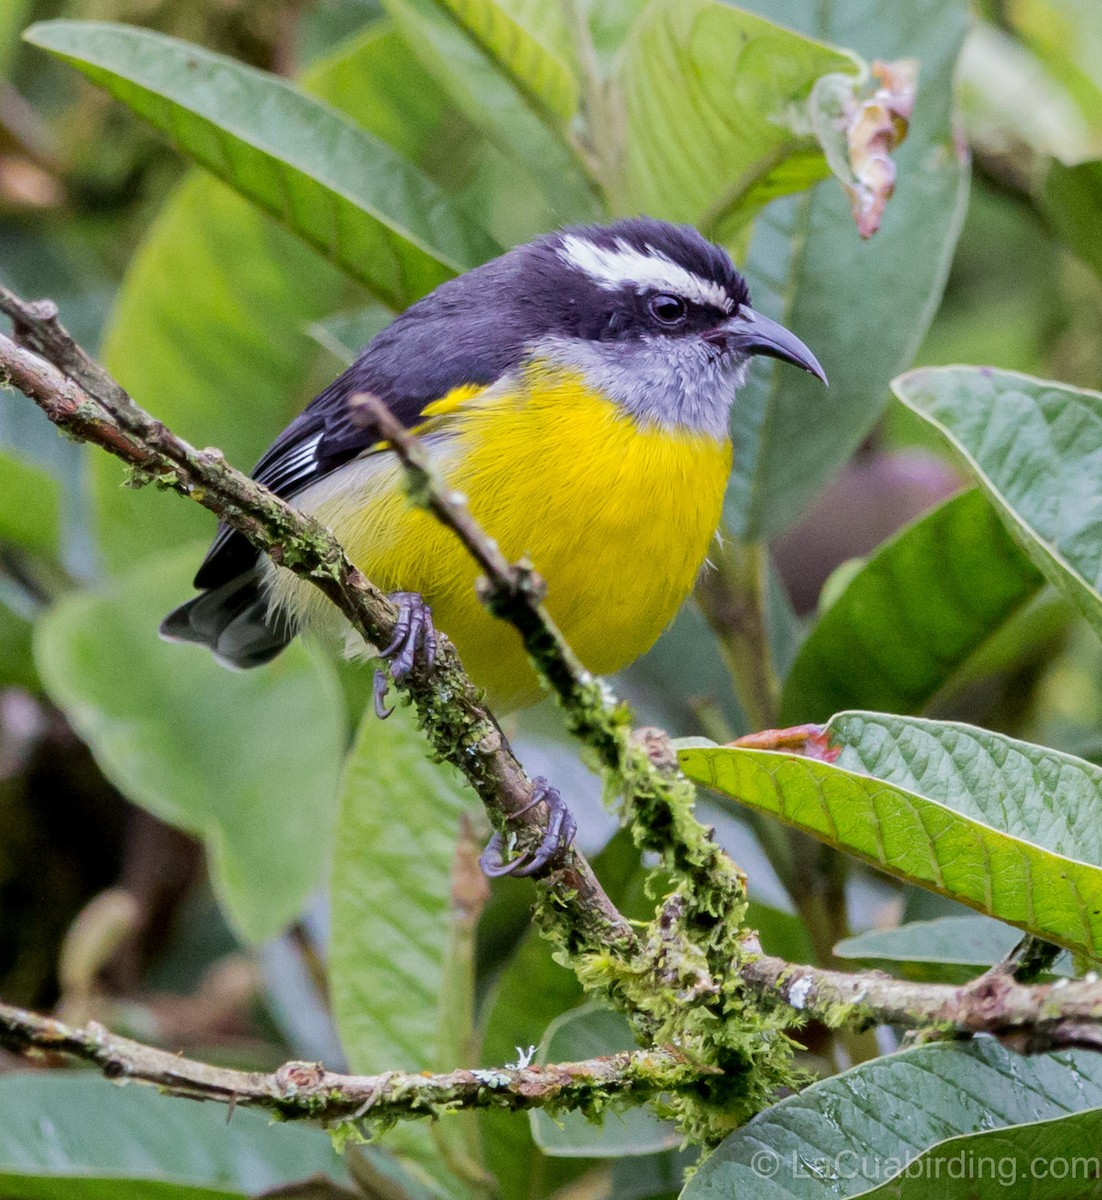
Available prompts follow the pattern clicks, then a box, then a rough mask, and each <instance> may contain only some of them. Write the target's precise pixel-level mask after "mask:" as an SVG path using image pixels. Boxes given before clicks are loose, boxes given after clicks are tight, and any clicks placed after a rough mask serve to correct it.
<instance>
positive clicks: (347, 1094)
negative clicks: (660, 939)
mask: <svg viewBox="0 0 1102 1200" xmlns="http://www.w3.org/2000/svg"><path fill="white" fill-rule="evenodd" d="M0 1049H5V1050H9V1051H11V1052H13V1053H15V1054H19V1055H23V1056H28V1055H31V1054H34V1053H36V1052H37V1053H45V1054H54V1055H64V1056H67V1057H70V1058H76V1059H79V1060H81V1061H82V1062H87V1063H92V1064H93V1065H94V1066H96V1067H98V1068H99V1069H100V1070H101V1071H102V1072H103V1074H104V1075H105V1076H106V1077H107V1078H108V1079H116V1080H127V1081H136V1082H139V1083H148V1084H152V1085H155V1086H156V1087H158V1088H160V1089H162V1090H163V1091H165V1092H168V1093H170V1094H171V1095H174V1096H184V1097H188V1098H190V1099H192V1100H213V1101H216V1102H217V1103H219V1104H228V1105H232V1106H234V1107H237V1106H241V1107H247V1108H264V1109H268V1110H269V1111H271V1112H276V1113H279V1114H280V1116H282V1117H284V1118H285V1119H287V1120H302V1119H309V1120H315V1121H323V1122H339V1121H348V1120H359V1119H361V1118H364V1117H368V1118H370V1119H371V1120H372V1121H376V1120H378V1121H383V1122H389V1121H395V1120H406V1119H412V1118H417V1117H425V1116H436V1115H439V1114H441V1113H443V1112H445V1111H446V1110H448V1109H454V1108H464V1109H472V1108H500V1109H509V1110H514V1111H515V1110H518V1109H527V1108H551V1109H576V1108H581V1109H585V1108H589V1107H592V1108H594V1109H600V1108H601V1107H602V1106H603V1104H604V1103H606V1102H607V1101H608V1100H609V1099H610V1098H612V1097H621V1096H622V1097H630V1099H631V1101H632V1102H635V1103H641V1102H642V1101H643V1100H645V1099H648V1098H649V1097H652V1096H657V1095H659V1094H661V1093H663V1092H677V1091H679V1090H683V1089H686V1088H690V1087H694V1086H698V1085H699V1081H700V1076H701V1070H700V1068H699V1067H698V1066H695V1065H693V1064H690V1063H689V1062H688V1061H687V1060H686V1059H685V1057H684V1056H683V1055H681V1054H680V1053H679V1052H678V1051H677V1050H675V1049H673V1048H672V1047H661V1048H658V1049H654V1050H638V1051H635V1052H623V1053H620V1054H610V1055H608V1056H606V1057H602V1058H593V1059H588V1060H586V1061H584V1062H572V1063H556V1064H551V1065H547V1066H542V1067H541V1066H525V1067H521V1066H506V1067H488V1068H482V1069H476V1070H458V1071H449V1072H447V1073H445V1074H439V1075H432V1074H427V1073H426V1074H422V1073H407V1072H403V1071H387V1072H385V1073H383V1074H381V1075H339V1074H336V1073H334V1072H332V1071H326V1070H325V1069H324V1067H322V1065H321V1064H320V1063H310V1062H288V1063H284V1064H283V1066H281V1067H280V1068H279V1069H278V1070H276V1071H273V1072H271V1073H270V1074H264V1073H262V1072H259V1071H238V1070H234V1069H232V1068H229V1067H216V1066H212V1065H211V1064H209V1063H203V1062H197V1061H196V1060H195V1059H190V1058H182V1057H181V1056H179V1055H177V1054H172V1053H170V1052H169V1051H167V1050H159V1049H157V1048H156V1047H153V1046H146V1045H143V1044H142V1043H141V1042H136V1041H132V1040H131V1039H130V1038H125V1037H119V1036H118V1035H116V1034H113V1033H110V1032H109V1031H108V1030H106V1029H105V1028H104V1027H103V1026H102V1025H100V1024H98V1023H97V1022H95V1021H92V1022H89V1023H88V1024H87V1025H84V1026H79V1027H78V1026H73V1025H67V1024H65V1023H64V1022H63V1021H58V1020H55V1019H54V1018H53V1017H44V1016H41V1015H39V1014H38V1013H33V1012H28V1011H26V1010H25V1009H21V1008H15V1007H13V1006H11V1005H7V1004H0Z"/></svg>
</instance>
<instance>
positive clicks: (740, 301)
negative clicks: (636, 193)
mask: <svg viewBox="0 0 1102 1200" xmlns="http://www.w3.org/2000/svg"><path fill="white" fill-rule="evenodd" d="M512 253H513V254H515V255H518V257H519V258H520V260H521V261H520V262H518V264H517V265H518V267H519V268H520V270H519V273H518V276H517V278H518V279H523V280H526V281H527V283H526V286H525V288H524V294H523V298H522V299H520V301H519V310H520V311H521V312H522V313H524V314H525V317H526V324H527V325H528V331H529V337H528V344H529V349H530V350H531V352H532V353H533V354H534V355H536V356H539V357H544V358H547V359H550V360H552V361H555V362H559V363H563V364H564V365H566V366H568V367H573V368H577V369H578V370H580V371H581V373H582V374H583V375H584V376H585V378H586V380H587V382H588V383H589V384H591V385H593V386H594V387H595V388H596V389H597V390H599V391H601V392H602V393H604V394H605V395H607V396H608V397H609V398H610V399H613V400H615V401H617V402H618V403H620V404H621V405H622V406H623V407H625V408H626V409H627V410H628V411H629V412H630V413H631V414H632V415H633V416H634V417H636V418H637V419H639V420H641V421H645V422H648V423H656V424H661V425H667V426H681V427H689V428H696V429H700V430H702V431H705V432H709V433H713V434H714V435H716V436H725V435H726V432H727V426H728V412H729V409H730V406H731V403H732V401H733V399H734V395H735V391H736V389H737V387H738V386H739V385H740V384H741V383H742V381H743V378H744V376H745V371H746V365H747V363H748V362H749V360H750V358H751V357H752V356H754V355H769V356H771V357H773V358H778V359H782V360H783V361H785V362H789V363H793V364H794V365H796V366H798V367H801V368H803V369H804V370H805V371H809V372H811V374H813V375H816V376H818V378H819V379H821V380H822V381H823V382H824V383H825V382H826V375H825V374H824V373H823V369H822V367H821V366H820V365H819V363H818V361H817V359H816V358H815V356H814V355H813V354H812V353H811V351H810V350H809V349H808V348H807V347H806V346H805V345H804V344H803V342H801V341H800V339H799V338H797V337H796V336H795V335H794V334H792V333H790V332H789V331H788V330H787V329H785V328H784V327H783V326H781V325H779V324H777V322H775V321H771V320H769V319H768V318H767V317H764V316H762V315H761V314H760V313H757V312H755V311H754V309H753V308H752V307H751V305H750V292H749V289H748V287H747V285H746V281H745V280H744V279H743V277H742V276H741V275H740V274H739V273H738V271H736V270H735V267H734V265H733V264H732V262H731V259H730V257H729V256H728V254H727V252H726V251H725V250H723V249H721V248H720V247H719V246H716V245H713V244H712V243H711V242H709V241H708V240H707V239H706V238H704V237H702V236H701V234H699V233H698V232H697V231H696V230H695V229H693V228H691V227H690V226H686V225H671V224H668V223H666V222H664V221H656V220H653V219H651V218H647V217H639V218H634V219H631V220H623V221H617V222H615V223H614V224H611V225H604V226H598V225H594V226H585V227H581V228H574V229H568V230H565V231H563V232H560V233H555V234H551V235H549V236H547V237H545V238H541V239H539V240H538V241H536V242H533V243H531V244H529V245H528V246H525V247H521V248H520V249H519V250H518V251H513V252H512ZM506 257H507V258H508V257H509V256H506Z"/></svg>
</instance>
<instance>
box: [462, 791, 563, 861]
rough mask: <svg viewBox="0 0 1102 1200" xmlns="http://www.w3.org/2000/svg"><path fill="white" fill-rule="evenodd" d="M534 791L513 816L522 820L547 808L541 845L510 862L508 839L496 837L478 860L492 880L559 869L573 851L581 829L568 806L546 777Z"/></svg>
mask: <svg viewBox="0 0 1102 1200" xmlns="http://www.w3.org/2000/svg"><path fill="white" fill-rule="evenodd" d="M532 787H533V794H532V799H531V800H529V802H528V803H527V804H526V805H525V806H524V807H523V808H522V809H519V810H518V811H517V812H515V813H514V814H513V816H514V818H515V817H519V816H521V814H522V813H526V812H528V810H529V809H532V808H535V806H536V805H537V804H546V805H547V828H546V829H545V830H544V833H543V837H542V838H541V839H540V844H539V845H538V846H537V847H536V848H535V850H533V851H525V852H524V853H523V854H518V855H517V856H516V858H511V859H509V860H508V861H506V859H505V858H504V850H505V839H504V838H503V837H502V835H501V834H500V833H495V834H494V836H493V837H492V838H490V840H489V842H488V843H487V845H486V849H485V850H483V851H482V854H481V856H480V857H479V860H478V861H479V864H480V865H481V867H482V870H483V872H484V873H485V874H486V875H488V876H489V877H490V878H491V879H500V878H501V876H503V875H538V874H539V873H540V872H541V871H544V870H546V869H547V868H549V867H554V866H557V865H558V864H559V862H560V861H561V859H562V857H563V856H564V855H565V853H566V851H567V850H569V849H570V843H571V842H572V841H573V840H574V834H575V833H576V832H577V830H578V825H577V822H576V821H575V820H574V816H573V814H572V813H571V811H570V809H569V808H567V807H566V802H565V801H564V800H563V798H562V797H561V796H560V795H559V793H558V791H557V790H556V789H555V788H553V787H552V786H551V785H550V784H549V783H548V782H547V780H546V779H543V778H542V777H540V778H536V779H533V780H532Z"/></svg>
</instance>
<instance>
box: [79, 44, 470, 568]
mask: <svg viewBox="0 0 1102 1200" xmlns="http://www.w3.org/2000/svg"><path fill="white" fill-rule="evenodd" d="M304 86H305V87H307V88H308V89H311V90H314V91H316V92H318V93H319V94H320V95H322V96H323V97H324V98H325V99H326V100H328V101H329V102H330V103H331V104H333V105H335V106H337V107H340V108H341V109H342V110H343V111H346V112H348V113H349V115H350V116H352V117H353V119H355V120H356V121H358V122H359V123H360V124H363V125H364V126H365V127H366V128H368V129H369V130H370V131H371V132H372V133H374V134H375V135H376V136H378V137H384V138H386V139H387V140H388V141H389V142H390V144H391V145H393V146H395V148H397V149H398V150H400V151H401V153H403V154H405V155H406V156H407V157H410V158H415V159H417V160H418V161H423V160H426V159H430V158H435V157H437V156H438V151H439V148H440V142H441V139H443V138H445V137H448V138H449V140H450V142H451V144H452V148H451V151H450V153H449V156H448V157H449V161H451V162H453V163H454V161H455V160H456V159H459V160H462V158H463V155H462V154H461V153H460V152H459V150H460V148H461V147H462V145H463V144H464V143H465V141H466V140H467V135H466V134H465V133H464V131H463V130H462V128H458V129H457V123H456V121H455V120H454V119H448V120H445V100H444V97H443V94H442V93H441V91H440V89H439V88H438V87H437V86H436V85H435V84H434V83H433V81H432V79H431V78H430V77H429V76H428V75H427V74H426V73H425V72H424V71H423V70H422V69H421V67H420V66H419V64H418V63H417V61H416V59H414V58H413V56H412V55H411V53H410V51H409V50H408V49H407V48H406V46H405V44H404V43H403V42H402V40H401V39H400V38H399V37H398V36H397V34H395V33H394V32H393V30H390V29H387V28H385V27H376V28H373V29H371V30H370V31H368V32H367V33H366V34H364V35H363V36H362V37H360V38H357V39H356V40H355V41H354V42H353V43H352V44H351V45H350V46H349V47H348V48H346V49H344V50H342V51H341V52H340V53H338V54H336V55H335V56H334V57H333V58H332V59H329V60H327V61H325V62H323V63H321V64H320V65H319V66H318V67H317V68H316V69H314V70H312V71H311V72H309V73H308V74H307V76H306V78H305V80H304ZM351 290H352V289H351V288H350V285H349V283H348V280H347V277H346V276H344V274H343V273H342V272H340V271H339V270H337V269H336V268H335V267H332V266H330V265H329V264H328V263H326V262H325V261H324V260H323V259H322V258H321V257H320V256H319V255H318V254H317V253H315V252H314V251H312V250H311V249H310V248H309V247H308V246H306V245H305V244H304V243H303V242H302V241H301V240H300V239H299V238H297V237H295V236H294V235H293V234H291V233H289V232H287V231H286V230H284V229H282V228H280V227H279V226H277V225H276V223H275V222H274V221H273V220H271V219H270V218H268V217H266V216H265V215H263V214H262V213H261V212H259V211H258V210H257V209H256V208H255V206H254V205H252V204H250V203H249V202H248V201H247V200H245V199H243V198H242V197H240V196H238V195H236V194H235V193H233V192H231V191H230V190H229V189H228V188H227V187H225V186H224V185H223V184H221V183H218V182H217V181H216V180H214V179H211V178H210V177H209V176H207V175H205V174H202V175H199V174H197V175H195V176H193V177H192V178H190V179H188V180H187V181H186V182H185V183H184V184H183V185H182V187H180V188H179V189H178V190H177V191H176V192H175V193H174V194H173V195H172V196H171V198H170V199H169V200H168V201H167V203H166V205H165V206H164V208H163V209H162V211H161V213H160V215H159V216H158V218H157V220H156V221H155V222H154V224H153V227H152V228H151V230H150V231H149V233H148V234H147V236H146V239H145V241H144V243H143V244H142V246H141V248H140V249H139V251H138V253H137V255H136V256H135V257H134V259H133V260H132V261H131V264H130V267H129V270H128V272H127V275H126V278H125V280H124V281H123V285H122V288H121V290H120V292H119V297H118V300H117V302H116V305H115V310H114V313H113V314H112V319H111V325H110V329H109V331H108V335H107V339H106V343H105V346H104V360H105V362H106V364H107V367H108V369H109V370H110V371H111V372H112V374H114V375H115V377H116V378H117V379H118V380H119V381H120V382H121V383H122V384H123V386H124V387H126V388H127V389H128V390H130V391H131V392H132V393H133V394H134V395H135V396H136V397H137V398H138V400H139V401H140V402H141V403H143V404H145V405H146V406H148V407H149V408H151V409H152V410H153V411H154V412H155V413H156V414H157V416H158V417H160V418H161V419H162V420H164V421H165V422H166V424H168V425H169V426H170V427H171V428H173V429H176V430H177V431H178V432H179V433H181V434H182V435H183V436H185V437H188V438H190V439H191V440H192V441H194V442H196V443H197V444H199V445H216V446H219V447H221V448H222V449H223V450H224V451H225V452H226V454H227V455H228V456H229V458H230V460H231V461H233V462H236V463H237V464H238V465H240V466H248V465H249V464H251V463H252V462H254V461H255V460H256V459H257V458H258V457H259V455H260V453H261V451H262V450H263V449H264V447H265V446H266V445H267V443H268V442H269V441H271V439H272V438H273V437H274V436H275V434H276V433H278V431H279V429H280V428H281V427H282V426H283V425H284V424H285V423H286V422H287V421H288V420H289V419H290V418H291V417H292V416H293V415H294V412H295V410H296V409H297V408H298V407H300V406H301V404H302V403H303V402H304V401H305V400H306V399H308V398H309V394H310V389H311V385H317V386H320V385H321V384H323V383H324V382H326V380H325V379H324V378H319V379H314V378H313V376H312V373H311V372H312V368H313V366H314V363H315V360H316V358H317V350H316V346H315V345H314V344H313V342H312V340H311V339H310V338H309V337H308V336H307V332H306V331H307V329H308V327H309V326H310V324H311V323H312V322H314V321H318V320H320V319H322V318H324V317H326V316H328V315H329V314H330V313H332V312H333V311H335V310H337V309H340V308H342V307H344V306H346V305H347V304H349V303H350V302H352V299H353V298H352V296H351V295H350V291H351ZM55 440H56V439H55ZM121 479H122V471H121V469H120V467H119V465H118V463H116V462H114V461H113V460H112V459H110V458H108V457H107V456H106V455H103V454H98V455H95V456H94V458H93V459H92V482H93V491H94V495H95V500H96V512H97V519H98V524H99V540H100V546H101V549H102V552H103V554H104V557H105V559H106V560H107V564H108V566H110V567H113V568H116V569H124V568H125V567H126V566H127V565H129V564H132V563H133V562H135V561H138V560H140V559H141V558H143V557H146V556H147V555H149V554H150V553H155V552H156V551H157V550H158V549H160V548H162V547H164V546H167V545H176V544H179V543H181V542H183V541H186V540H189V539H190V538H193V537H201V536H203V534H204V533H208V532H213V522H212V521H211V519H210V517H209V516H208V515H207V514H206V513H204V512H201V511H200V510H199V508H198V506H196V505H188V504H181V503H180V500H179V497H177V496H170V495H167V494H160V493H156V494H155V493H151V492H149V491H148V490H147V491H146V492H144V493H142V494H141V495H137V494H135V493H134V492H131V491H129V490H127V489H124V488H122V487H120V481H121Z"/></svg>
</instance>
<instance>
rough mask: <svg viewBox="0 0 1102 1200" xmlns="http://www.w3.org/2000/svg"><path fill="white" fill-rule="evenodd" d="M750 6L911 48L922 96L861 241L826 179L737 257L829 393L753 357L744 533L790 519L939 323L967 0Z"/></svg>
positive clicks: (863, 429)
mask: <svg viewBox="0 0 1102 1200" xmlns="http://www.w3.org/2000/svg"><path fill="white" fill-rule="evenodd" d="M749 7H751V8H753V9H754V10H755V11H757V12H759V13H761V14H762V15H763V16H766V17H771V18H773V19H775V20H777V21H782V22H784V23H785V24H786V25H790V26H791V27H792V28H794V29H798V30H800V31H801V32H802V33H805V34H807V35H809V36H812V37H821V38H824V39H826V40H828V41H831V42H834V43H836V44H837V45H840V46H848V47H850V48H852V49H854V50H856V51H858V52H859V53H861V54H862V55H864V57H865V58H866V59H869V60H872V59H876V58H882V59H895V58H904V57H913V58H917V59H918V60H919V63H920V74H919V81H918V100H917V103H916V105H915V110H914V116H913V118H912V120H911V125H910V132H909V133H908V135H907V140H906V141H905V142H904V143H903V145H902V146H901V147H900V148H899V150H898V151H897V152H896V153H895V154H894V155H893V157H894V159H895V162H896V167H897V182H896V190H895V195H894V196H893V197H892V200H891V201H890V203H889V204H888V206H887V209H886V210H885V213H884V221H883V224H882V226H881V228H880V231H879V232H878V233H877V234H876V236H875V237H873V238H872V239H871V240H870V241H868V242H862V241H861V239H860V238H859V237H858V236H857V233H856V230H855V229H854V225H853V220H852V218H851V216H850V213H849V202H848V200H847V199H846V197H845V196H844V194H843V193H842V191H841V189H840V188H839V187H838V185H837V184H836V183H835V182H834V181H833V180H828V181H826V182H825V183H821V184H819V185H817V186H816V187H815V188H813V189H812V190H811V191H810V192H807V193H805V194H803V195H801V196H798V197H795V198H789V199H782V200H778V201H775V202H774V203H773V204H771V205H770V206H769V208H767V209H766V210H765V212H764V213H762V215H761V216H760V217H759V218H758V220H757V221H756V222H755V225H754V231H753V236H752V238H751V241H750V246H749V250H748V253H747V257H746V262H745V273H746V276H747V279H748V280H749V283H750V291H751V295H752V296H753V300H754V306H755V307H756V308H758V309H760V310H761V311H762V312H764V313H765V314H766V315H767V316H770V317H773V318H775V319H776V320H779V321H782V322H783V323H784V324H785V325H787V326H788V327H789V328H790V329H792V330H793V332H795V333H796V334H798V335H799V336H800V337H801V338H803V339H804V340H805V341H806V342H807V344H808V345H809V346H810V347H811V348H812V350H814V351H815V353H816V355H817V356H818V358H819V360H820V362H822V364H823V366H824V367H825V369H826V373H827V375H828V376H829V377H830V390H829V391H824V390H823V388H822V385H821V384H820V383H819V382H818V381H817V380H816V379H814V378H812V377H811V376H810V375H806V374H804V373H802V372H800V371H795V370H793V369H792V368H791V367H789V366H787V365H785V364H777V363H772V362H765V361H759V362H758V363H756V364H755V365H754V367H753V368H752V370H751V375H750V379H749V380H748V381H747V383H746V385H745V386H744V387H743V388H742V389H741V391H740V392H739V395H738V399H737V401H736V403H735V407H734V410H733V412H732V425H731V430H732V435H733V437H734V442H735V470H734V474H733V475H732V478H731V485H730V488H729V490H728V496H727V505H726V519H727V522H728V523H729V524H730V526H731V528H732V529H733V530H734V531H735V532H737V533H739V534H740V535H741V536H743V537H745V538H749V539H755V538H766V537H771V536H772V535H773V534H775V533H778V532H779V531H780V530H782V529H783V528H785V527H786V526H787V525H789V524H790V523H791V522H792V521H793V520H794V519H795V518H796V517H797V516H798V515H799V514H800V512H801V511H802V509H803V508H804V506H805V505H806V504H807V503H808V501H809V500H810V499H811V498H812V497H813V496H814V495H815V493H816V492H817V491H818V490H819V488H820V487H821V486H822V485H823V484H824V483H825V482H826V481H827V480H828V479H829V478H830V476H831V475H832V474H833V473H834V472H835V471H836V470H837V468H838V467H839V466H840V465H841V464H842V462H843V461H844V460H845V459H846V458H847V457H848V456H849V455H850V453H851V452H852V451H853V450H854V449H855V448H856V447H857V446H858V445H859V444H860V442H861V439H862V438H863V437H864V436H865V434H866V433H867V432H868V430H869V429H870V428H871V427H872V425H873V423H874V422H875V421H876V419H877V418H878V417H879V415H880V413H881V412H882V411H883V406H884V403H885V402H886V401H887V399H888V394H889V393H888V384H889V382H890V380H891V379H892V377H893V376H894V375H895V374H897V373H898V372H899V371H900V370H902V369H903V368H904V367H906V366H907V364H908V363H909V362H910V360H911V358H912V357H913V356H914V353H915V351H916V350H917V348H918V346H919V343H920V342H921V341H922V338H923V336H924V334H925V332H926V329H927V327H928V326H929V324H930V321H931V320H932V319H933V315H934V312H935V311H936V309H937V305H938V301H939V299H940V297H941V292H942V289H943V287H944V285H945V279H946V276H947V274H948V270H949V262H950V259H951V257H952V253H953V247H954V245H955V244H956V240H957V234H958V233H959V231H960V225H961V221H962V219H963V216H964V209H965V202H966V199H967V194H968V170H967V163H966V161H965V159H964V157H963V154H962V152H961V151H960V150H959V149H958V147H957V145H956V143H955V140H954V135H953V128H952V78H953V68H954V64H955V62H956V58H957V53H958V51H959V49H960V45H961V41H962V39H963V37H964V32H965V28H966V25H967V20H968V5H967V3H965V0H917V2H915V3H909V4H899V3H897V2H896V0H863V2H862V3H859V4H855V3H852V2H851V0H750V3H749Z"/></svg>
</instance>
